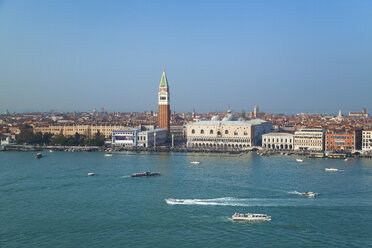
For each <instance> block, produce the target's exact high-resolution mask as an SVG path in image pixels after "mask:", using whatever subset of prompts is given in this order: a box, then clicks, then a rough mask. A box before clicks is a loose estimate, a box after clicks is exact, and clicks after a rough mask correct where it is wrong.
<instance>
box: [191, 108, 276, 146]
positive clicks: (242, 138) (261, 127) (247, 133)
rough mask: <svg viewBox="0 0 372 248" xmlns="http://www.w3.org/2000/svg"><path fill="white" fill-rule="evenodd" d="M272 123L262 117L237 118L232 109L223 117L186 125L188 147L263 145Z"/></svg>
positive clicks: (214, 117)
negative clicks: (246, 119)
mask: <svg viewBox="0 0 372 248" xmlns="http://www.w3.org/2000/svg"><path fill="white" fill-rule="evenodd" d="M271 128H272V125H271V123H270V122H266V121H264V120H260V119H253V120H249V121H244V120H238V121H237V120H235V119H234V117H233V115H232V114H231V111H228V112H227V115H226V116H225V117H224V118H223V119H221V117H220V116H218V115H216V116H213V117H212V119H211V120H210V121H209V120H204V121H198V122H192V123H188V124H187V125H186V138H187V147H189V148H203V149H210V150H214V149H227V150H229V149H239V150H244V149H247V148H249V147H251V146H258V145H261V139H262V135H263V134H265V133H268V132H271Z"/></svg>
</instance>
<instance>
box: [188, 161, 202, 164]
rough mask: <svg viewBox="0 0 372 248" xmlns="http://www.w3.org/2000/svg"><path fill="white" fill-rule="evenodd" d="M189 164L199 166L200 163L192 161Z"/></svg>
mask: <svg viewBox="0 0 372 248" xmlns="http://www.w3.org/2000/svg"><path fill="white" fill-rule="evenodd" d="M190 164H200V162H199V161H192V162H190Z"/></svg>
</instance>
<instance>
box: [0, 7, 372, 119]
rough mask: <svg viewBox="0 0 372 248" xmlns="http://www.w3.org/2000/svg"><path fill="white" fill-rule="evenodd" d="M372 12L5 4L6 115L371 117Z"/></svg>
mask: <svg viewBox="0 0 372 248" xmlns="http://www.w3.org/2000/svg"><path fill="white" fill-rule="evenodd" d="M371 9H372V1H184V2H179V1H177V2H174V1H0V54H1V56H0V85H1V91H0V111H1V112H4V111H5V110H6V109H9V110H10V112H28V111H30V112H31V111H49V110H56V111H70V112H72V111H91V110H92V109H93V108H96V109H99V108H100V107H101V106H103V107H105V109H107V110H108V111H120V112H121V111H123V112H124V111H139V112H140V111H144V110H156V108H157V93H156V92H157V89H158V85H159V80H160V76H161V72H162V67H163V66H165V67H166V71H167V76H168V80H169V82H170V88H171V101H172V107H171V110H172V111H177V112H191V110H192V109H196V110H197V111H198V112H208V111H216V110H218V111H225V110H226V109H227V108H229V107H230V108H231V109H232V110H233V111H236V112H240V111H241V110H243V109H244V110H251V109H252V108H253V106H254V105H259V106H260V108H261V109H263V110H265V111H266V112H273V113H299V112H310V113H337V111H338V110H339V109H341V110H343V111H344V112H348V111H360V109H361V108H362V107H366V108H367V110H370V109H372V105H371V101H370V93H371V92H372V70H371V68H372V46H371V44H372V15H371Z"/></svg>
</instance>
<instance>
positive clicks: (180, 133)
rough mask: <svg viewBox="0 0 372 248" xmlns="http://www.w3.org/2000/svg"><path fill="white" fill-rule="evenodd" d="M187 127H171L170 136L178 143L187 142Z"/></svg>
mask: <svg viewBox="0 0 372 248" xmlns="http://www.w3.org/2000/svg"><path fill="white" fill-rule="evenodd" d="M185 133H186V127H185V126H171V127H170V135H171V137H173V138H174V140H176V141H184V140H186V135H185Z"/></svg>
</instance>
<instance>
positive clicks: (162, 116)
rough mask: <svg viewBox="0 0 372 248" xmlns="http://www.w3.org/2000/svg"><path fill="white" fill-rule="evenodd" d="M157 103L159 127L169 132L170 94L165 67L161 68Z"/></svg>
mask: <svg viewBox="0 0 372 248" xmlns="http://www.w3.org/2000/svg"><path fill="white" fill-rule="evenodd" d="M158 97H159V98H158V104H159V115H158V118H159V121H158V126H159V128H164V129H165V130H167V135H169V132H170V116H171V110H170V94H169V85H168V80H167V76H166V75H165V68H163V74H162V76H161V80H160V85H159V93H158Z"/></svg>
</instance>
